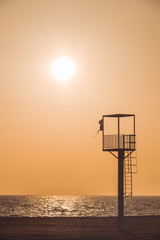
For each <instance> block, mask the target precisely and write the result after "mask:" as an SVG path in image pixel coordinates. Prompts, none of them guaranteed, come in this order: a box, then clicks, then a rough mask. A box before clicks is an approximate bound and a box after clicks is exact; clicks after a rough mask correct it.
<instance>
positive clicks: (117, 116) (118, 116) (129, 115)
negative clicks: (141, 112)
mask: <svg viewBox="0 0 160 240" xmlns="http://www.w3.org/2000/svg"><path fill="white" fill-rule="evenodd" d="M133 116H135V114H109V115H103V117H115V118H120V117H133Z"/></svg>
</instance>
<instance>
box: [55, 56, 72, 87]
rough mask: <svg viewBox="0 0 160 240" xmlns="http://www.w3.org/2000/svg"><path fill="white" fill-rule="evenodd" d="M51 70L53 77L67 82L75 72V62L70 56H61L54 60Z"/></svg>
mask: <svg viewBox="0 0 160 240" xmlns="http://www.w3.org/2000/svg"><path fill="white" fill-rule="evenodd" d="M51 71H52V75H53V77H55V78H56V79H57V80H59V81H62V82H65V81H67V80H69V79H71V78H72V77H73V75H74V74H75V64H74V63H73V62H72V61H71V60H70V59H69V58H66V57H60V58H57V59H56V60H55V61H54V62H53V64H52V66H51Z"/></svg>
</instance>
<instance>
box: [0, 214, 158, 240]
mask: <svg viewBox="0 0 160 240" xmlns="http://www.w3.org/2000/svg"><path fill="white" fill-rule="evenodd" d="M0 239H1V240H7V239H12V240H18V239H19V240H23V239H30V240H32V239H43V240H44V239H101V240H103V239H110V240H111V239H126V240H129V239H132V240H133V239H136V240H138V239H139V240H143V239H145V240H149V239H150V240H154V239H156V240H159V239H160V216H147V217H144V216H143V217H125V229H124V231H118V230H117V218H116V217H108V218H107V217H106V218H90V217H88V218H60V217H57V218H28V217H25V218H24V217H23V218H22V217H8V218H7V217H0Z"/></svg>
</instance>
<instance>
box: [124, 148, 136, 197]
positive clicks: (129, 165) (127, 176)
mask: <svg viewBox="0 0 160 240" xmlns="http://www.w3.org/2000/svg"><path fill="white" fill-rule="evenodd" d="M135 173H137V156H136V151H134V152H131V151H130V152H126V157H125V159H124V195H123V196H124V198H127V197H129V196H130V197H132V185H133V181H132V174H135Z"/></svg>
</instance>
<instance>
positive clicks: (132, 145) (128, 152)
mask: <svg viewBox="0 0 160 240" xmlns="http://www.w3.org/2000/svg"><path fill="white" fill-rule="evenodd" d="M109 118H110V125H108V126H107V121H106V120H107V119H109ZM121 118H130V120H132V123H131V124H132V126H128V125H127V124H123V125H124V126H123V127H124V128H125V127H130V128H131V129H129V130H128V129H127V131H129V133H127V134H126V131H124V129H123V130H121V121H120V119H121ZM113 119H114V124H115V123H116V127H114V134H107V130H110V127H111V128H113V126H112V121H113ZM115 120H116V122H115ZM99 124H100V131H102V144H103V145H102V150H103V151H107V152H109V153H111V154H112V155H113V156H114V157H116V158H117V159H118V228H119V229H123V225H124V218H123V216H124V199H125V198H126V197H128V196H132V174H133V173H136V172H137V161H136V155H135V152H136V135H135V115H134V114H112V115H103V116H102V119H101V120H100V121H99ZM129 125H130V124H129ZM121 131H122V132H121ZM123 132H125V134H123Z"/></svg>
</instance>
